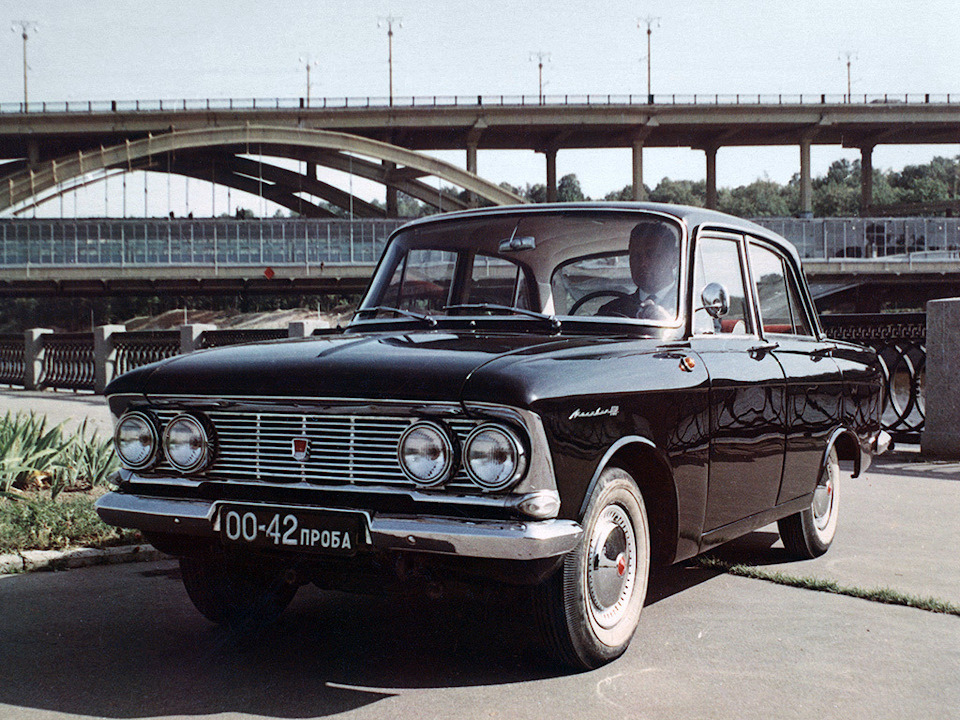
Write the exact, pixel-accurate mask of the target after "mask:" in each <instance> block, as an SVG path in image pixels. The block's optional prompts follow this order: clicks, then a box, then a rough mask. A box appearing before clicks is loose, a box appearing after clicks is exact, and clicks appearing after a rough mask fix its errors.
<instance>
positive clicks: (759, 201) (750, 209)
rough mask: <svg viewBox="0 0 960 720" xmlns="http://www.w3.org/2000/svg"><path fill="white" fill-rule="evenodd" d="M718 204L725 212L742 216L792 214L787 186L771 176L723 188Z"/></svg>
mask: <svg viewBox="0 0 960 720" xmlns="http://www.w3.org/2000/svg"><path fill="white" fill-rule="evenodd" d="M717 205H718V207H719V209H720V210H722V211H723V212H727V213H730V214H731V215H739V216H740V217H762V216H771V215H772V216H775V217H785V216H787V215H789V214H790V206H789V203H788V196H787V193H786V190H785V188H784V187H783V186H782V185H780V184H779V183H777V182H774V181H773V180H770V179H769V178H764V179H763V180H754V181H753V182H752V183H750V184H749V185H741V186H740V187H738V188H733V189H726V188H725V189H723V190H721V191H720V192H719V193H718V197H717Z"/></svg>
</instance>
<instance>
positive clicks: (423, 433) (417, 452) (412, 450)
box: [397, 422, 454, 487]
mask: <svg viewBox="0 0 960 720" xmlns="http://www.w3.org/2000/svg"><path fill="white" fill-rule="evenodd" d="M397 457H398V459H399V460H400V469H401V470H403V474H404V475H406V476H407V477H408V478H410V479H411V480H413V481H414V482H415V483H417V484H418V485H423V486H426V487H432V486H434V485H439V484H441V483H443V482H445V481H446V480H447V478H448V477H449V476H450V469H451V468H452V467H453V464H454V451H453V443H452V442H451V441H450V436H449V435H448V434H447V432H446V431H445V430H444V429H443V428H442V427H441V426H440V425H438V424H437V423H433V422H417V423H414V424H413V425H411V426H410V427H408V428H407V429H406V430H405V431H404V433H403V435H401V436H400V445H399V446H398V448H397Z"/></svg>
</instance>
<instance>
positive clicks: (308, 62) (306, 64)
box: [300, 57, 320, 107]
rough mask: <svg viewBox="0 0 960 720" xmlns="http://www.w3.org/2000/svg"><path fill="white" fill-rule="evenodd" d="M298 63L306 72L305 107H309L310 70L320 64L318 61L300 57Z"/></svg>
mask: <svg viewBox="0 0 960 720" xmlns="http://www.w3.org/2000/svg"><path fill="white" fill-rule="evenodd" d="M300 62H301V63H303V66H304V68H306V70H307V107H310V69H311V68H315V67H317V66H318V65H319V64H320V62H319V61H318V60H311V59H310V58H309V57H301V58H300Z"/></svg>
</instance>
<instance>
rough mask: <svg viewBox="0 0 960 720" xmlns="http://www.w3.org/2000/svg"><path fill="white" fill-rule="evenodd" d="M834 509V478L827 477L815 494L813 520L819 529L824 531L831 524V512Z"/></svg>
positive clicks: (818, 486)
mask: <svg viewBox="0 0 960 720" xmlns="http://www.w3.org/2000/svg"><path fill="white" fill-rule="evenodd" d="M832 507H833V478H832V477H830V476H827V481H826V482H825V483H824V484H823V485H817V489H816V490H814V492H813V519H814V521H815V522H816V523H817V527H818V528H819V529H821V530H823V529H824V528H825V527H826V526H827V523H829V522H830V511H831V508H832Z"/></svg>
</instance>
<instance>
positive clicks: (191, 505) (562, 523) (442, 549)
mask: <svg viewBox="0 0 960 720" xmlns="http://www.w3.org/2000/svg"><path fill="white" fill-rule="evenodd" d="M221 504H223V501H220V500H214V501H211V500H193V499H190V500H183V499H174V498H158V497H147V496H143V495H135V494H131V493H119V492H111V493H107V494H106V495H104V496H103V497H101V498H100V499H99V500H98V501H97V513H98V514H99V515H100V517H101V519H103V521H104V522H106V523H109V524H110V525H116V526H118V527H125V528H136V529H138V530H142V531H144V532H147V533H150V532H154V533H165V534H173V535H185V536H191V537H197V538H207V539H211V540H212V539H216V538H217V533H216V531H215V527H214V523H215V520H216V518H217V514H218V511H219V505H221ZM264 507H269V505H267V504H264ZM303 509H304V510H323V509H324V508H318V507H313V506H304V507H303ZM331 511H334V512H336V511H342V508H336V509H333V508H331ZM364 514H365V515H366V517H367V530H368V535H367V543H368V546H369V547H371V548H373V549H377V550H407V551H417V552H429V553H438V554H442V555H453V556H460V557H470V558H488V559H496V560H543V559H548V558H554V557H559V556H561V555H565V554H566V553H568V552H570V551H571V550H573V548H574V547H576V544H577V542H578V541H579V539H580V536H581V534H582V533H583V530H582V528H581V527H580V525H579V524H578V523H576V522H573V521H572V520H465V519H460V518H446V517H435V516H424V517H420V516H406V515H390V514H383V513H364Z"/></svg>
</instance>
